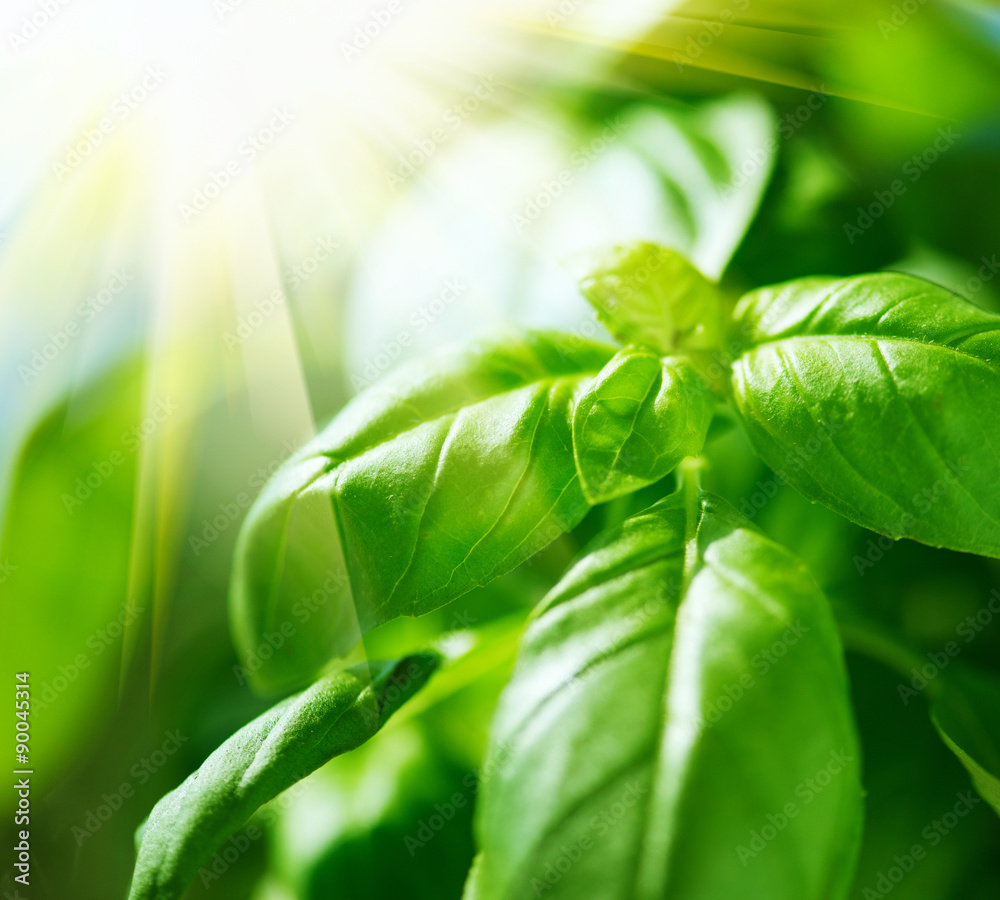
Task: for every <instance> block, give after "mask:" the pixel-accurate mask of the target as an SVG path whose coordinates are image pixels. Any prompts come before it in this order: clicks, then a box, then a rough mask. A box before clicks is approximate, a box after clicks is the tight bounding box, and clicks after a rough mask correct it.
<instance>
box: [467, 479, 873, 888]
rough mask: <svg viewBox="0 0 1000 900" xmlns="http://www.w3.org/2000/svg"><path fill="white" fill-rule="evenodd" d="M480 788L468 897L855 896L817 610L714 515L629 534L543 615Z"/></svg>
mask: <svg viewBox="0 0 1000 900" xmlns="http://www.w3.org/2000/svg"><path fill="white" fill-rule="evenodd" d="M695 499H697V498H695ZM484 772H485V773H487V774H488V776H489V777H488V778H487V779H486V780H485V783H484V785H483V788H482V792H481V802H480V805H479V809H478V811H477V830H478V838H479V843H480V847H481V850H482V853H481V856H480V857H479V859H478V861H477V864H476V866H475V868H474V871H473V874H472V876H471V878H470V881H469V883H468V886H467V890H466V897H467V898H470V900H501V898H502V900H519V898H522V897H534V896H545V897H549V898H553V900H557V898H563V897H565V898H573V900H576V898H579V897H587V898H588V900H605V898H607V900H611V898H615V900H620V898H624V897H628V898H630V900H652V898H657V900H662V898H682V900H717V898H719V897H767V898H768V900H786V898H787V900H831V898H841V897H843V896H844V895H845V893H846V891H847V889H848V886H849V884H850V881H851V873H852V866H853V863H854V860H855V855H856V849H857V844H858V838H859V834H860V825H861V788H860V784H859V764H858V745H857V737H856V734H855V728H854V724H853V721H852V718H851V713H850V708H849V701H848V694H847V680H846V675H845V671H844V665H843V659H842V654H841V647H840V642H839V639H838V636H837V632H836V628H835V625H834V622H833V619H832V615H831V612H830V610H829V607H828V604H827V603H826V600H825V598H824V597H823V595H822V593H821V592H820V590H819V589H818V588H817V587H816V585H815V583H814V582H813V580H812V578H811V577H810V575H809V574H808V572H807V571H806V570H805V568H804V567H803V566H802V564H801V563H800V562H798V561H797V560H796V559H795V558H794V557H793V556H792V555H791V554H790V553H789V552H788V551H787V550H785V549H784V548H782V547H780V546H778V545H777V544H775V543H773V542H772V541H770V540H769V539H767V538H766V537H764V536H763V535H761V534H760V533H758V532H757V531H755V530H753V529H752V528H751V527H750V526H749V525H748V524H747V523H746V521H745V520H743V519H741V518H740V517H739V516H738V515H737V514H736V513H735V511H734V510H732V509H731V508H730V507H728V506H727V505H726V504H724V503H723V502H721V501H719V500H717V499H715V498H711V497H705V498H704V499H703V500H702V501H701V502H700V503H688V502H687V501H686V500H685V498H682V497H681V496H680V495H678V494H675V495H672V496H671V497H668V498H667V499H665V500H664V501H661V502H660V503H658V504H656V505H655V506H653V507H651V508H650V509H648V510H647V511H646V512H645V513H642V514H640V515H637V516H635V517H633V518H631V519H629V520H627V521H626V522H625V523H624V525H623V526H622V527H621V528H620V529H618V530H617V531H614V532H609V533H608V534H607V536H605V537H602V538H600V539H599V540H598V542H597V543H596V544H595V546H594V547H593V549H592V550H591V551H590V552H589V553H588V554H587V555H586V556H584V557H583V559H582V560H580V562H578V563H577V564H576V565H575V566H574V567H573V568H572V569H571V571H570V572H569V573H568V574H567V575H566V577H565V578H564V579H563V580H562V581H561V582H560V583H559V584H558V585H557V586H556V588H555V589H554V590H553V591H552V593H551V594H550V595H549V596H548V597H547V599H546V600H544V601H543V603H542V605H541V606H540V608H539V611H538V612H537V613H536V614H535V616H534V618H533V620H532V623H531V624H530V625H529V628H528V630H527V632H526V635H525V638H524V642H523V645H522V648H521V652H520V656H519V659H518V662H517V664H516V666H515V670H514V674H513V676H512V679H511V682H510V684H509V685H508V687H507V689H506V690H505V692H504V694H503V696H502V698H501V702H500V708H499V711H498V713H497V717H496V720H495V722H494V728H493V733H492V736H491V748H490V752H489V754H488V757H487V761H486V763H485V765H484Z"/></svg>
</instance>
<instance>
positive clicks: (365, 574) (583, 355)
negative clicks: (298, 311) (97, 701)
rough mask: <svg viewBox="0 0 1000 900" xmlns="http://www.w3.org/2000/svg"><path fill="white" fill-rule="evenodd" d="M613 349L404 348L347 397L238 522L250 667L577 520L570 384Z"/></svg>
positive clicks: (544, 344) (293, 675)
mask: <svg viewBox="0 0 1000 900" xmlns="http://www.w3.org/2000/svg"><path fill="white" fill-rule="evenodd" d="M612 353H613V350H612V348H610V347H607V346H604V345H599V344H593V343H590V342H588V341H582V340H580V339H577V338H574V337H570V336H558V335H544V334H530V335H527V336H525V337H522V338H519V339H511V340H508V341H506V342H503V343H495V344H486V345H484V346H481V347H480V348H478V349H475V350H472V351H468V352H464V353H458V354H454V355H452V356H444V355H442V354H439V355H438V357H436V358H435V359H432V360H428V361H420V362H417V363H416V364H413V365H411V366H409V367H407V368H404V369H402V370H400V371H399V372H398V373H397V374H396V375H395V376H393V377H391V378H389V379H386V381H385V382H380V383H379V384H377V385H376V386H374V387H373V388H371V389H369V390H367V391H365V392H364V393H363V394H360V395H359V396H358V397H356V398H355V399H354V400H353V401H352V402H351V403H350V404H348V406H347V407H345V409H344V410H343V411H342V412H341V413H340V415H338V416H337V417H336V418H335V419H334V420H333V422H331V423H330V425H329V426H328V427H327V428H326V429H325V430H324V431H323V432H322V433H320V434H319V435H318V436H317V437H316V438H315V439H314V440H313V441H312V442H311V443H310V444H308V445H307V446H306V447H305V448H304V449H303V450H302V451H301V452H300V453H299V454H297V455H296V456H295V457H294V458H293V459H291V460H290V461H289V462H288V464H287V465H286V466H285V467H284V468H283V469H282V470H280V471H279V472H278V473H277V474H276V476H275V478H274V479H273V480H272V481H271V482H270V483H269V484H268V485H267V487H266V488H265V490H264V491H263V493H262V494H261V496H260V497H259V498H258V500H257V502H256V503H255V504H254V506H253V507H252V508H251V511H250V513H249V514H248V517H247V520H246V522H244V525H243V529H242V531H241V534H240V538H239V541H238V544H237V548H236V560H235V564H234V573H233V587H232V592H231V610H232V614H233V628H234V633H235V637H236V642H237V646H238V648H239V649H240V652H241V654H242V656H243V659H244V662H245V665H246V667H247V669H248V670H249V671H250V674H251V676H253V677H254V678H255V682H256V683H257V684H258V685H260V686H264V687H282V686H286V685H292V684H296V683H300V682H301V681H302V680H303V679H304V678H307V677H309V676H311V675H312V674H313V673H314V672H316V671H317V670H318V669H319V668H321V667H322V666H323V665H324V664H325V663H326V661H327V660H328V659H329V658H330V657H331V656H333V655H343V654H345V653H346V652H348V651H349V650H350V648H351V647H353V646H354V645H355V644H356V643H357V641H358V638H359V630H360V632H361V633H364V632H366V631H368V630H370V629H371V628H373V627H375V626H376V625H379V624H381V623H383V622H385V621H387V620H389V619H391V618H394V617H397V616H401V615H419V614H421V613H425V612H428V611H429V610H432V609H435V608H437V607H439V606H443V605H444V604H445V603H447V602H449V601H450V600H453V599H454V598H456V597H458V596H460V595H461V594H463V593H465V592H466V591H468V590H470V589H471V588H474V587H476V586H478V585H481V584H485V583H487V582H489V581H490V580H492V579H493V578H495V577H497V576H498V575H502V574H503V573H505V572H507V571H509V570H510V569H513V568H514V567H515V566H517V565H518V564H519V563H521V562H523V561H524V560H525V559H528V558H529V557H530V556H532V555H533V554H534V553H535V552H536V551H538V550H540V549H541V548H542V547H544V546H545V545H547V544H548V543H550V542H551V541H553V540H554V539H555V538H556V537H558V536H559V535H560V534H562V533H563V532H565V531H568V530H570V529H572V528H573V527H575V526H576V525H577V524H578V523H579V521H580V520H581V519H582V518H583V516H584V514H585V513H586V512H587V510H588V509H589V505H588V504H587V502H586V500H585V498H584V495H583V492H582V491H581V489H580V483H579V479H578V477H577V473H576V465H575V463H574V454H573V436H572V428H571V416H572V403H573V398H574V394H575V392H576V391H577V389H578V388H579V387H580V386H581V385H582V384H585V383H586V382H587V381H589V379H591V378H592V377H593V376H594V375H596V374H597V373H598V372H599V371H600V370H601V369H602V368H603V366H604V365H605V363H607V361H608V359H609V358H610V357H611V356H612ZM345 570H346V572H347V574H348V575H349V579H348V578H347V577H345V575H344V573H345ZM352 601H353V602H352ZM265 657H266V659H265Z"/></svg>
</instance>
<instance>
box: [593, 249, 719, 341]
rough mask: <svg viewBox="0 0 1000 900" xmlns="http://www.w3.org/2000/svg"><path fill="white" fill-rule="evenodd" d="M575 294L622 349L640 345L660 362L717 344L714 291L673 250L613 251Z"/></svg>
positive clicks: (717, 320) (716, 300) (717, 317)
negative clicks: (624, 345) (680, 352)
mask: <svg viewBox="0 0 1000 900" xmlns="http://www.w3.org/2000/svg"><path fill="white" fill-rule="evenodd" d="M580 289H581V290H582V291H583V295H584V296H585V297H586V298H587V300H588V301H589V302H590V305H591V306H593V307H594V309H595V310H597V317H598V318H599V319H600V320H601V322H602V323H603V324H604V325H605V327H606V328H607V329H608V331H610V332H611V333H612V334H613V335H614V336H615V337H616V338H618V339H619V340H620V341H622V342H624V343H636V344H645V345H646V346H647V347H651V348H653V349H654V350H656V351H658V352H659V353H660V354H661V355H663V356H666V355H668V354H670V353H672V352H673V351H674V350H676V349H678V348H683V349H688V350H712V349H716V348H718V347H719V346H720V344H721V335H722V298H721V296H720V294H719V291H718V289H717V288H716V286H715V285H714V284H712V282H711V281H709V280H708V279H707V278H706V277H705V276H704V275H702V274H701V272H699V271H698V270H697V269H696V268H695V267H694V266H693V265H692V264H691V263H690V262H688V260H687V259H686V258H685V257H684V256H682V255H681V254H680V253H678V252H677V251H675V250H670V249H668V248H666V247H660V246H657V245H656V244H649V243H645V242H637V243H634V244H629V245H626V246H622V247H615V248H613V249H612V250H611V251H610V252H609V253H608V254H607V256H606V258H605V259H604V260H602V261H601V263H600V265H598V267H597V268H596V269H595V270H594V271H592V272H591V273H590V274H589V275H588V276H587V277H586V278H584V279H583V280H582V281H581V282H580Z"/></svg>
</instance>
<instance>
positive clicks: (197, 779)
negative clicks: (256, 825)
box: [129, 654, 438, 900]
mask: <svg viewBox="0 0 1000 900" xmlns="http://www.w3.org/2000/svg"><path fill="white" fill-rule="evenodd" d="M437 665H438V657H437V656H436V655H434V654H419V655H415V656H410V657H407V658H405V659H402V660H400V661H398V662H394V663H388V664H385V665H384V666H382V668H381V669H380V670H378V671H377V672H376V673H374V674H371V675H370V673H369V668H368V666H361V667H357V668H354V669H345V670H342V671H340V672H336V673H335V674H333V675H330V676H329V677H327V678H324V679H322V680H321V681H318V682H317V683H316V684H314V685H313V686H312V687H310V688H309V689H308V690H306V691H304V692H303V693H301V694H299V695H297V696H295V697H289V698H288V699H287V700H284V701H282V702H281V703H279V704H278V705H277V706H275V707H274V708H273V709H270V710H268V711H267V712H266V713H264V714H263V715H262V716H259V717H258V718H257V719H255V720H254V721H253V722H251V723H250V724H249V725H246V726H245V727H243V728H242V729H240V730H239V731H238V732H237V733H236V734H234V735H233V736H232V737H231V738H230V739H229V740H227V741H226V742H225V743H224V744H223V745H222V746H221V747H219V749H218V750H216V751H215V752H214V753H213V754H212V755H211V756H209V758H208V759H207V760H205V762H204V763H203V764H202V765H201V767H200V768H199V769H198V771H196V772H195V773H194V774H193V775H191V776H190V777H189V778H188V779H187V780H186V781H185V782H184V783H183V784H182V785H181V786H180V787H178V788H177V789H176V790H174V791H172V792H171V793H169V794H167V796H166V797H164V798H163V799H162V800H161V801H160V802H159V803H157V804H156V806H155V808H154V809H153V811H152V813H150V816H149V819H148V820H147V822H146V825H145V828H144V831H143V833H142V838H141V842H140V845H139V853H138V859H137V860H136V866H135V873H134V875H133V877H132V889H131V892H130V894H129V900H173V898H177V897H181V896H182V895H183V893H184V890H185V888H186V886H187V885H188V884H189V883H190V882H191V881H192V880H193V878H194V877H195V875H196V874H197V871H198V869H199V867H200V866H202V865H203V864H204V863H205V862H206V861H207V860H208V859H209V858H210V857H211V855H212V853H213V852H214V851H215V849H216V848H217V847H218V846H219V845H220V844H221V843H222V842H223V841H224V840H225V839H226V838H227V837H229V835H231V834H232V833H233V832H234V831H235V830H236V829H237V828H238V827H239V826H240V825H241V824H242V823H243V822H244V821H246V819H248V818H249V817H250V816H251V815H252V814H253V812H254V811H255V810H256V809H257V808H258V807H260V806H261V805H263V804H264V803H266V802H267V801H268V800H271V799H272V798H274V797H276V796H277V795H278V794H280V793H281V792H282V791H284V790H286V789H287V788H289V787H291V786H292V785H293V784H295V783H296V782H297V781H300V780H301V779H303V778H305V777H306V775H308V774H309V773H310V772H312V771H314V770H315V769H317V768H319V767H320V766H321V765H323V764H324V763H325V762H327V761H328V760H330V759H332V758H333V757H335V756H338V755H340V754H341V753H346V752H347V751H349V750H353V749H354V748H355V747H358V746H360V745H361V744H363V743H364V742H365V741H367V740H368V739H369V738H370V737H371V736H372V735H373V734H375V733H376V732H377V731H378V730H379V728H381V727H382V725H383V724H384V723H385V721H386V720H387V719H388V718H389V716H390V715H392V713H393V712H394V711H395V710H396V709H398V708H399V706H400V705H401V704H402V703H404V702H405V701H406V700H407V699H408V698H409V697H411V696H412V695H413V694H415V693H416V692H417V691H418V690H419V689H420V688H421V687H422V686H423V685H424V684H425V682H426V681H427V679H428V678H429V677H430V676H431V674H433V672H434V669H435V668H436V667H437Z"/></svg>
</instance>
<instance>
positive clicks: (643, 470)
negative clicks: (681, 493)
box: [573, 347, 714, 504]
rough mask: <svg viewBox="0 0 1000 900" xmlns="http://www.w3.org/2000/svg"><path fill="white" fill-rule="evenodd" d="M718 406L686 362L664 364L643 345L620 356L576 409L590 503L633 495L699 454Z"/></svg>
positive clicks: (579, 461)
mask: <svg viewBox="0 0 1000 900" xmlns="http://www.w3.org/2000/svg"><path fill="white" fill-rule="evenodd" d="M713 406H714V404H713V402H712V398H711V393H710V391H709V390H708V387H707V385H706V384H705V382H704V380H703V379H702V378H701V376H700V375H699V374H698V372H697V371H696V370H695V369H694V367H693V366H692V365H691V364H690V363H689V362H688V361H687V360H686V359H684V358H682V357H671V358H667V359H661V358H660V357H659V356H657V355H656V353H654V352H652V351H650V350H646V349H644V348H642V347H627V348H626V349H624V350H622V351H621V352H620V353H618V354H617V355H616V356H615V357H614V359H612V360H611V361H610V362H609V363H608V364H607V365H606V366H605V367H604V369H603V370H602V371H601V373H600V374H599V375H598V376H597V378H595V379H594V380H593V381H592V382H591V383H590V384H589V385H587V386H586V388H585V389H584V390H583V392H582V394H581V395H580V397H579V398H578V400H577V403H576V406H575V408H574V410H573V449H574V452H575V454H576V469H577V472H578V473H579V475H580V484H581V486H582V488H583V493H584V496H585V497H586V498H587V500H588V502H590V503H592V504H598V503H604V502H606V501H608V500H613V499H614V498H615V497H620V496H622V495H623V494H628V493H631V492H632V491H636V490H638V489H639V488H641V487H645V486H646V485H647V484H652V483H653V482H654V481H658V480H659V479H660V478H662V477H663V476H665V475H667V474H668V473H670V472H672V471H673V470H674V469H675V468H676V467H677V464H678V463H679V462H680V461H681V460H682V459H684V457H685V456H696V455H697V454H698V453H700V452H701V448H702V447H703V446H704V444H705V436H706V434H707V433H708V426H709V423H710V422H711V420H712V412H713Z"/></svg>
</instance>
